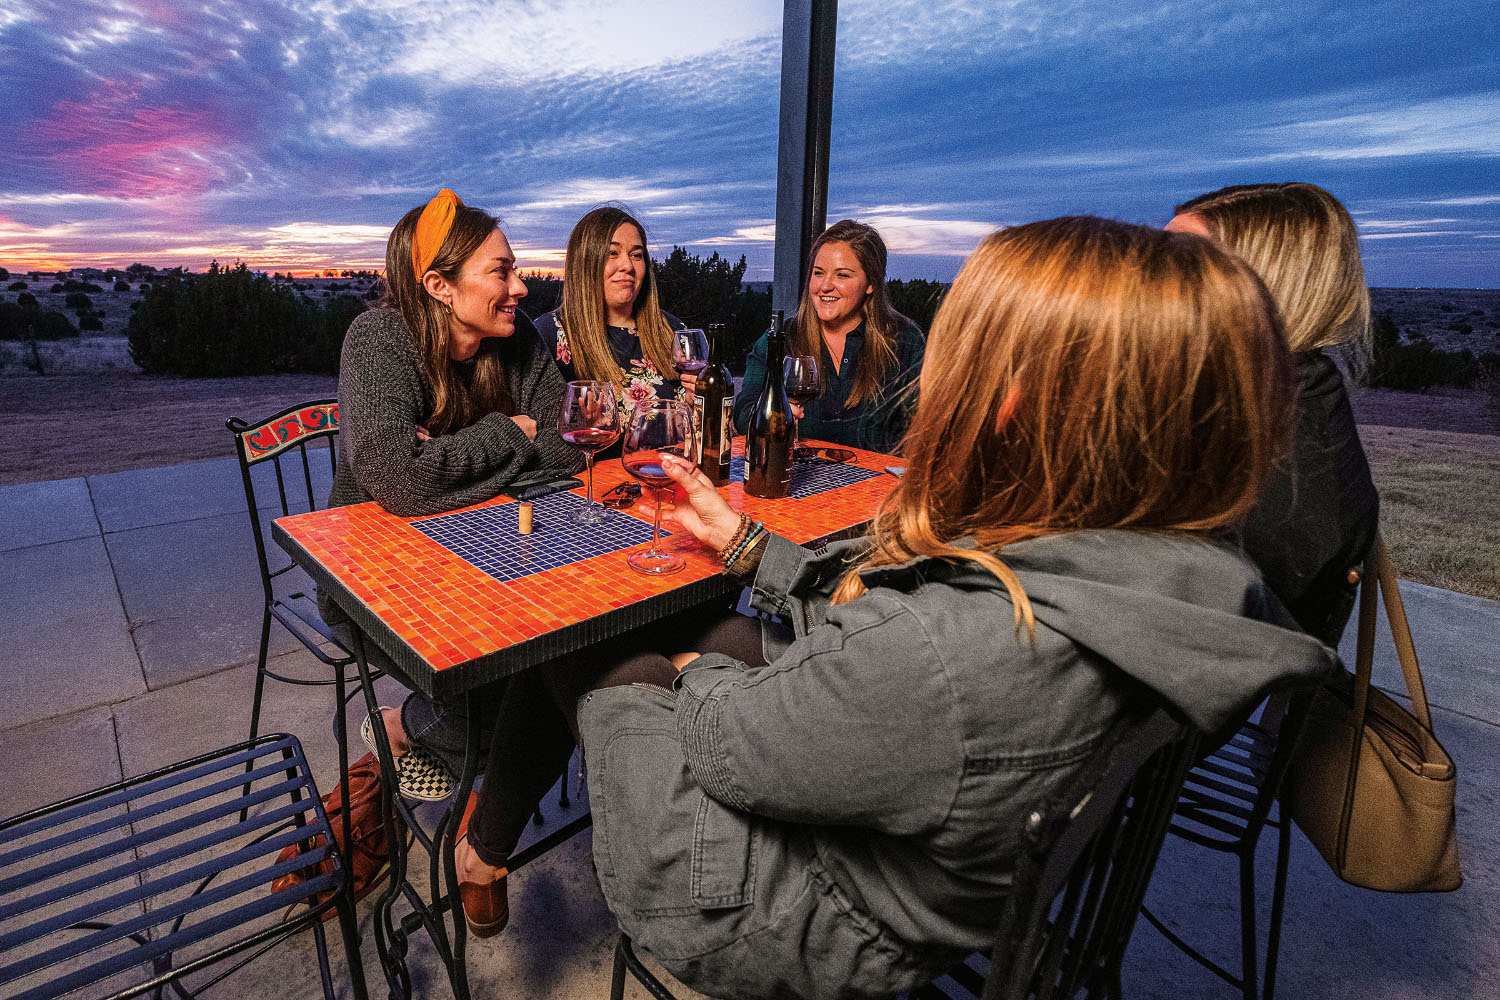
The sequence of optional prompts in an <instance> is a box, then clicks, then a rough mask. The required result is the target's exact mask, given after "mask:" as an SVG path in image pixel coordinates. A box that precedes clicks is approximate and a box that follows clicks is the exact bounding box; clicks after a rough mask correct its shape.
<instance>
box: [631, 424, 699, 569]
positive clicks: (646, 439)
mask: <svg viewBox="0 0 1500 1000" xmlns="http://www.w3.org/2000/svg"><path fill="white" fill-rule="evenodd" d="M694 454H695V451H694V448H693V408H692V407H690V406H687V405H685V404H683V403H680V402H678V401H677V400H675V399H652V400H648V401H646V402H645V403H638V404H636V406H634V407H632V408H631V410H630V413H629V414H628V415H627V416H626V418H625V444H624V447H623V449H622V450H621V452H620V463H621V464H622V465H624V466H625V471H626V472H628V473H630V474H631V475H632V476H634V477H635V478H636V479H638V480H639V481H640V483H641V485H642V486H644V487H645V488H646V489H648V490H650V491H651V492H652V495H653V496H654V497H655V498H656V514H655V516H654V518H653V519H652V523H651V547H650V548H649V549H646V550H645V551H644V552H636V553H633V554H632V555H631V556H630V558H629V559H627V560H626V562H628V563H629V564H630V568H631V569H633V570H635V571H636V572H637V573H675V572H677V571H678V570H680V569H682V567H683V566H684V565H686V564H685V563H684V562H683V561H682V556H680V555H677V554H676V553H675V552H664V551H662V550H661V549H659V548H657V545H658V544H659V543H660V541H661V507H662V501H663V497H662V493H663V492H664V491H666V490H670V489H672V488H673V487H674V486H675V485H676V484H675V483H673V482H672V480H671V479H670V478H668V477H667V474H666V471H665V470H664V469H662V466H661V457H662V455H675V456H677V457H678V458H681V459H683V460H684V461H686V462H687V463H688V464H689V465H692V464H694V462H693V456H694Z"/></svg>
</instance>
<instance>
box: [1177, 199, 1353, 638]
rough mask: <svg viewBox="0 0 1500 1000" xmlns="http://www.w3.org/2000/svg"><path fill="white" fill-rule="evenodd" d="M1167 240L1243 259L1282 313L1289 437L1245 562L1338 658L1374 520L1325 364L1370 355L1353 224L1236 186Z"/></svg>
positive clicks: (1247, 533) (1331, 210)
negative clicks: (1211, 244)
mask: <svg viewBox="0 0 1500 1000" xmlns="http://www.w3.org/2000/svg"><path fill="white" fill-rule="evenodd" d="M1167 229H1168V230H1173V231H1182V232H1192V233H1198V234H1199V235H1202V236H1207V237H1209V238H1210V239H1213V240H1215V241H1216V242H1218V243H1220V244H1222V245H1223V246H1225V247H1227V248H1228V249H1229V250H1231V251H1233V252H1234V253H1235V254H1237V255H1239V257H1240V258H1241V259H1242V260H1244V261H1245V263H1247V264H1249V265H1250V266H1251V267H1252V268H1253V269H1254V270H1255V273H1256V274H1258V275H1259V276H1260V278H1261V280H1262V281H1264V282H1265V285H1266V288H1267V290H1269V291H1270V293H1271V297H1272V298H1274V299H1275V300H1276V304H1277V306H1278V307H1279V308H1280V310H1281V316H1282V320H1283V322H1285V324H1286V335H1287V346H1288V347H1290V348H1291V350H1292V351H1293V353H1294V357H1295V360H1296V372H1297V379H1296V383H1295V386H1294V387H1292V388H1291V389H1290V390H1289V391H1291V392H1293V393H1295V399H1296V404H1297V411H1298V416H1297V430H1296V434H1295V436H1294V438H1293V444H1292V448H1291V450H1290V451H1289V452H1288V453H1287V455H1286V456H1285V457H1284V459H1283V461H1281V462H1280V463H1279V464H1278V465H1277V468H1276V473H1275V475H1274V476H1273V477H1272V479H1271V482H1270V484H1269V485H1268V486H1267V487H1266V491H1265V493H1264V495H1263V496H1262V497H1261V502H1260V504H1259V505H1258V506H1257V507H1256V508H1255V510H1254V511H1253V512H1252V513H1251V515H1250V517H1249V519H1248V520H1247V521H1246V524H1245V530H1244V544H1245V552H1246V554H1248V555H1249V556H1250V558H1251V560H1252V561H1253V562H1254V563H1255V564H1256V565H1257V566H1259V567H1260V568H1261V572H1262V573H1263V574H1264V575H1265V579H1266V584H1267V586H1269V587H1270V588H1271V591H1272V592H1273V593H1274V594H1276V596H1277V597H1279V598H1280V599H1281V601H1282V603H1283V604H1285V605H1286V606H1287V610H1289V611H1290V612H1291V613H1292V617H1294V618H1296V619H1297V621H1298V623H1300V624H1301V625H1302V627H1303V628H1304V629H1306V630H1307V631H1309V632H1311V633H1312V634H1313V635H1315V636H1318V637H1319V638H1320V639H1322V640H1323V642H1324V643H1326V644H1327V645H1330V646H1335V647H1336V646H1337V645H1338V644H1339V636H1340V635H1342V634H1343V631H1344V626H1345V624H1347V622H1348V620H1349V614H1350V612H1351V611H1353V609H1354V597H1355V589H1356V586H1355V584H1353V583H1350V582H1349V570H1350V569H1351V568H1353V567H1355V566H1358V565H1359V564H1360V563H1361V562H1362V561H1363V560H1364V557H1365V553H1366V552H1368V551H1369V549H1370V546H1371V544H1373V542H1374V540H1375V528H1376V523H1377V521H1378V520H1379V515H1380V495H1379V494H1378V493H1377V492H1376V490H1375V483H1374V481H1373V480H1372V479H1371V477H1370V465H1369V462H1368V461H1367V460H1366V459H1365V452H1364V446H1363V445H1361V444H1360V441H1359V434H1358V432H1357V431H1356V430H1355V426H1354V411H1353V410H1352V409H1351V408H1350V406H1349V395H1348V392H1347V391H1346V390H1345V387H1344V377H1343V375H1342V373H1341V372H1340V371H1339V369H1338V366H1337V365H1335V364H1334V361H1333V359H1332V358H1330V357H1329V356H1328V355H1327V354H1326V353H1325V351H1328V350H1333V349H1340V348H1341V349H1343V350H1344V351H1345V352H1346V354H1345V356H1346V357H1347V358H1348V359H1349V360H1350V361H1351V362H1352V367H1353V368H1355V369H1356V370H1357V369H1358V368H1359V367H1361V365H1362V363H1363V361H1364V359H1365V357H1366V356H1367V354H1368V351H1369V338H1370V290H1369V288H1368V287H1366V285H1365V271H1364V266H1363V264H1362V263H1361V261H1360V255H1359V233H1358V231H1357V230H1356V229H1355V226H1354V219H1353V218H1352V217H1351V216H1350V215H1349V212H1348V210H1347V209H1345V208H1344V206H1343V205H1341V204H1340V203H1339V200H1338V199H1337V198H1335V197H1334V196H1333V195H1331V194H1329V193H1328V192H1327V191H1325V190H1323V189H1322V188H1320V187H1318V186H1317V185H1315V184H1303V183H1284V184H1239V185H1235V186H1233V187H1227V188H1221V189H1219V190H1218V191H1211V192H1209V193H1208V194H1205V195H1199V196H1198V197H1197V198H1194V199H1192V200H1191V201H1188V202H1185V203H1183V204H1181V205H1178V206H1177V208H1176V214H1175V215H1174V217H1173V218H1172V221H1171V222H1169V223H1167ZM1270 398H1271V400H1272V404H1273V405H1284V404H1285V402H1286V401H1287V399H1290V398H1291V397H1286V398H1285V399H1284V398H1282V397H1278V396H1274V395H1273V396H1270Z"/></svg>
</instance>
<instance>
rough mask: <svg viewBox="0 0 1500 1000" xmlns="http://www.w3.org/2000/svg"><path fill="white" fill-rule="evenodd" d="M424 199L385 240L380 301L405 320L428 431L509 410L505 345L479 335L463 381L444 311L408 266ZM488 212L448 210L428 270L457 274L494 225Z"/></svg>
mask: <svg viewBox="0 0 1500 1000" xmlns="http://www.w3.org/2000/svg"><path fill="white" fill-rule="evenodd" d="M425 207H426V206H425V205H418V206H417V207H416V208H414V209H412V210H411V211H410V212H407V213H406V214H405V215H403V216H402V217H401V221H400V222H398V223H396V228H395V229H392V230H391V237H390V239H389V240H387V241H386V244H385V297H384V299H383V300H382V303H381V304H382V305H384V306H387V307H389V308H392V309H396V310H398V311H399V312H400V313H401V318H402V319H403V320H405V322H406V332H407V333H408V334H409V335H410V336H411V340H412V345H413V346H414V347H416V349H417V356H418V357H419V358H421V360H422V372H423V374H424V375H425V376H426V377H427V385H428V388H429V389H431V391H432V412H431V413H429V414H428V415H427V416H426V418H425V419H424V420H423V422H422V425H423V426H424V427H426V428H427V430H428V431H430V432H431V433H433V434H446V433H448V432H450V431H455V430H461V429H462V428H464V427H467V426H469V425H470V424H472V423H474V422H475V421H476V420H478V419H479V418H480V417H483V416H485V415H487V414H490V413H507V414H508V413H511V412H512V409H513V406H512V402H511V396H510V385H509V383H508V382H507V380H506V375H505V362H504V357H505V353H506V352H505V349H504V347H505V345H504V344H503V343H498V344H497V343H493V342H492V341H490V340H486V341H483V342H482V344H481V346H480V350H479V353H478V354H476V355H475V356H474V374H473V376H472V377H471V378H470V379H469V384H468V386H467V387H465V386H464V383H463V379H462V378H460V377H459V373H458V369H457V367H456V363H455V362H454V360H453V358H452V356H451V355H450V354H449V351H448V347H449V341H450V339H451V334H450V332H449V327H448V321H449V316H450V314H449V312H448V309H447V307H446V306H444V305H443V303H441V302H439V301H438V300H437V299H435V298H433V297H432V296H431V295H430V294H429V293H428V291H427V289H426V288H424V287H423V286H422V283H421V282H420V281H419V280H418V279H417V276H416V275H415V274H414V273H413V271H412V260H411V240H412V234H413V233H414V232H416V228H417V220H418V219H419V218H421V215H422V209H423V208H425ZM499 225H500V224H499V222H498V221H496V219H495V217H494V216H493V215H490V214H489V213H488V212H485V211H483V210H482V209H478V208H470V207H468V206H463V207H461V208H459V209H458V211H457V212H456V213H455V214H454V216H453V227H452V228H451V229H449V230H448V235H447V237H445V238H444V240H443V245H442V246H440V247H439V248H438V252H437V256H436V257H434V258H433V261H432V264H431V266H430V267H428V270H429V271H436V272H437V273H438V274H441V275H442V276H443V277H444V278H446V279H447V280H448V281H450V282H454V283H456V282H457V281H458V275H459V272H460V271H461V270H463V266H464V262H465V261H467V260H468V259H469V258H470V257H471V256H472V255H473V254H474V251H475V250H478V249H479V246H480V244H481V243H483V242H484V241H485V240H487V239H488V238H489V235H490V233H492V232H494V231H495V230H496V229H497V228H498V227H499Z"/></svg>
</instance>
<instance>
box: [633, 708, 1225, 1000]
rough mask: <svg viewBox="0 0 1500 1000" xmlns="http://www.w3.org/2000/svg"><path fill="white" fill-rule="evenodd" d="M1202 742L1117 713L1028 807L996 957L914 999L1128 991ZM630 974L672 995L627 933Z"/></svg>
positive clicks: (666, 998) (1177, 727)
mask: <svg viewBox="0 0 1500 1000" xmlns="http://www.w3.org/2000/svg"><path fill="white" fill-rule="evenodd" d="M1197 745H1198V738H1197V734H1196V732H1195V731H1194V730H1192V729H1191V728H1190V727H1189V726H1187V725H1186V724H1185V723H1183V722H1180V721H1178V720H1176V719H1174V718H1173V717H1171V716H1169V715H1168V714H1167V713H1166V712H1164V711H1156V712H1153V713H1151V714H1150V715H1149V716H1146V717H1145V718H1141V717H1139V716H1135V717H1130V718H1127V719H1123V720H1121V721H1120V722H1117V723H1116V724H1115V726H1114V727H1113V728H1112V729H1111V731H1110V733H1109V734H1108V736H1107V738H1106V739H1105V740H1104V742H1103V743H1102V744H1101V745H1100V748H1099V749H1098V750H1097V751H1095V753H1094V754H1093V755H1092V756H1091V757H1090V758H1089V760H1088V761H1087V762H1086V763H1085V764H1084V766H1083V767H1082V768H1081V769H1080V770H1079V772H1078V773H1077V774H1076V775H1075V776H1074V777H1073V778H1072V779H1071V780H1070V781H1069V782H1068V783H1067V785H1066V787H1065V788H1064V789H1063V790H1062V791H1061V792H1059V793H1058V794H1056V795H1054V796H1052V797H1051V798H1050V799H1048V800H1047V801H1045V802H1042V803H1039V804H1037V806H1036V807H1035V808H1033V809H1032V810H1030V811H1029V812H1028V814H1027V816H1026V820H1025V825H1024V829H1023V831H1022V842H1023V843H1024V844H1025V850H1024V851H1023V853H1022V854H1021V856H1020V857H1019V858H1018V859H1017V862H1016V872H1015V880H1014V883H1013V887H1012V891H1011V892H1010V894H1009V895H1007V897H1006V899H1005V902H1004V905H1003V907H1002V909H1001V915H1000V930H999V932H998V934H997V936H996V942H995V947H994V950H993V951H992V952H991V954H990V956H989V958H988V959H986V958H985V957H984V956H982V955H978V954H976V955H972V956H970V957H969V958H968V959H967V960H965V962H963V963H962V964H960V965H959V966H956V967H954V968H952V969H950V970H949V971H948V972H946V973H944V975H943V976H940V977H939V978H938V980H935V981H934V983H932V984H929V985H927V986H924V987H922V988H920V989H918V990H914V991H912V992H911V993H910V994H909V996H910V998H911V1000H939V998H942V1000H947V998H949V997H952V996H954V995H962V992H958V993H957V994H956V993H955V991H967V992H968V993H970V994H971V995H975V996H982V997H983V998H984V1000H1020V998H1027V997H1036V998H1039V1000H1047V998H1052V997H1058V998H1062V997H1072V996H1074V995H1075V994H1077V993H1078V991H1079V990H1081V989H1087V990H1088V995H1089V996H1090V997H1093V996H1098V995H1106V996H1111V997H1118V996H1120V992H1121V989H1120V966H1121V963H1122V962H1123V961H1124V957H1125V947H1126V945H1127V944H1128V943H1129V941H1130V934H1131V931H1132V930H1133V929H1134V927H1135V918H1136V914H1137V913H1138V912H1139V911H1140V906H1141V900H1142V899H1143V898H1144V897H1145V894H1146V885H1147V883H1148V881H1149V880H1150V878H1151V872H1152V869H1153V868H1154V867H1155V865H1156V857H1157V853H1158V852H1159V851H1160V849H1161V844H1162V841H1163V839H1165V837H1166V832H1167V824H1168V822H1169V821H1170V819H1171V815H1172V806H1173V804H1174V803H1175V802H1176V801H1177V794H1178V791H1179V789H1180V788H1181V787H1182V781H1183V777H1184V776H1185V775H1186V773H1187V769H1188V766H1189V765H1190V764H1191V763H1192V760H1193V757H1194V754H1195V751H1196V749H1197ZM626 971H629V972H630V973H631V974H632V975H634V976H635V978H636V979H637V980H638V981H639V982H640V983H641V984H642V985H643V986H645V988H646V990H647V991H648V992H649V993H650V994H651V995H652V996H653V997H656V998H657V1000H672V994H671V993H670V992H669V991H668V990H667V988H666V987H665V986H663V985H662V983H661V981H660V980H659V979H657V978H656V977H655V976H654V975H653V974H652V973H651V972H650V970H648V969H647V968H646V967H645V965H643V964H642V962H641V960H640V957H639V956H638V955H636V953H635V951H634V949H633V947H632V946H631V942H630V939H629V938H628V937H627V936H626V935H624V934H623V933H622V934H621V935H620V939H619V941H618V943H617V944H616V946H615V967H614V979H613V982H612V984H611V994H610V995H611V997H612V998H613V1000H620V998H621V997H622V996H623V995H624V988H625V973H626ZM939 983H941V986H939V985H938V984H939Z"/></svg>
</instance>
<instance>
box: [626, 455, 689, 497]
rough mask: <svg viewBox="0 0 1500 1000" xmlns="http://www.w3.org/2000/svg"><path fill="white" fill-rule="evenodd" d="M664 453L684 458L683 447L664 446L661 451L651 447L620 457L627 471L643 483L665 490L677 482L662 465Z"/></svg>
mask: <svg viewBox="0 0 1500 1000" xmlns="http://www.w3.org/2000/svg"><path fill="white" fill-rule="evenodd" d="M663 455H673V456H675V457H677V458H682V457H683V455H682V448H681V447H676V448H663V449H661V450H660V451H657V450H654V449H651V450H647V451H636V452H631V453H630V454H629V455H626V456H625V457H624V458H622V459H620V464H622V465H624V466H625V471H626V472H628V473H630V474H631V475H632V476H634V477H635V478H637V479H639V480H640V481H641V485H643V486H649V487H651V488H652V489H657V490H664V489H667V488H668V487H670V486H675V485H676V484H675V483H673V482H672V480H671V478H670V477H669V476H668V475H667V473H666V470H665V469H663V468H662V467H661V456H663ZM684 460H685V459H684ZM685 461H686V460H685ZM689 464H691V463H689Z"/></svg>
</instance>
